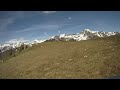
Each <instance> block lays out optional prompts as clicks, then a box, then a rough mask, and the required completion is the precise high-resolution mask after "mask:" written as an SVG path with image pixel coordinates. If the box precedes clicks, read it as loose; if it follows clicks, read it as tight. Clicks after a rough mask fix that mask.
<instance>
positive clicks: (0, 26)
mask: <svg viewBox="0 0 120 90" xmlns="http://www.w3.org/2000/svg"><path fill="white" fill-rule="evenodd" d="M14 20H15V18H2V19H0V31H5V30H7V27H8V25H10V24H12V23H14Z"/></svg>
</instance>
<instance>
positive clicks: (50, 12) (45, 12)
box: [43, 11, 56, 14]
mask: <svg viewBox="0 0 120 90" xmlns="http://www.w3.org/2000/svg"><path fill="white" fill-rule="evenodd" d="M55 12H56V11H43V13H44V14H52V13H55Z"/></svg>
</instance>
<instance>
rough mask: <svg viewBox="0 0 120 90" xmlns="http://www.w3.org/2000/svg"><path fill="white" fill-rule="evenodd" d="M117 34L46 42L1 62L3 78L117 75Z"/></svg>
mask: <svg viewBox="0 0 120 90" xmlns="http://www.w3.org/2000/svg"><path fill="white" fill-rule="evenodd" d="M119 42H120V36H112V37H108V38H101V39H94V40H87V41H80V42H45V43H42V44H39V45H37V46H35V47H32V48H31V49H30V50H28V51H25V52H24V53H22V54H20V55H18V56H16V57H13V58H11V59H9V60H7V61H5V62H3V63H0V78H3V79H26V78H27V79H42V78H43V79H64V78H65V79H94V78H107V77H111V76H115V75H120V63H119V62H120V56H119V54H120V44H119Z"/></svg>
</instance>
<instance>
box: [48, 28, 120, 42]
mask: <svg viewBox="0 0 120 90" xmlns="http://www.w3.org/2000/svg"><path fill="white" fill-rule="evenodd" d="M116 34H119V33H118V32H103V31H92V30H90V29H84V30H83V31H82V32H80V33H77V34H60V35H59V36H53V37H51V38H50V39H49V40H47V41H69V40H75V41H81V40H88V39H92V38H96V37H109V36H112V35H116Z"/></svg>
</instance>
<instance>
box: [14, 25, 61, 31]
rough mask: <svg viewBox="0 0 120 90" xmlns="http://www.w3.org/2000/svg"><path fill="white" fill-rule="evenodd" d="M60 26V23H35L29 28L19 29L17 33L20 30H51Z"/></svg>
mask: <svg viewBox="0 0 120 90" xmlns="http://www.w3.org/2000/svg"><path fill="white" fill-rule="evenodd" d="M58 28H59V25H50V24H49V25H45V24H42V25H33V26H31V27H28V28H25V29H23V30H19V31H16V32H17V33H19V32H26V31H33V30H34V31H35V30H43V29H45V30H48V29H49V30H50V29H58Z"/></svg>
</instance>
